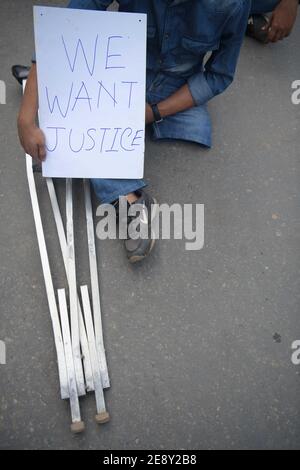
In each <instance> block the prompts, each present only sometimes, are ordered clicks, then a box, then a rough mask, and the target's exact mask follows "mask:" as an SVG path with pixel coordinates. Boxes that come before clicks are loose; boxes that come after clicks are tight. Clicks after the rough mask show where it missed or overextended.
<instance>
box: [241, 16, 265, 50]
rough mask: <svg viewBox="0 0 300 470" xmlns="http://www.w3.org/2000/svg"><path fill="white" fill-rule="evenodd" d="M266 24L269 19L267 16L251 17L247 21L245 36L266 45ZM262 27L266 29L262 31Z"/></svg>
mask: <svg viewBox="0 0 300 470" xmlns="http://www.w3.org/2000/svg"><path fill="white" fill-rule="evenodd" d="M268 24H269V18H268V17H267V15H263V14H258V15H251V16H249V19H248V26H247V30H246V35H247V36H249V37H251V38H253V39H256V40H257V41H259V42H261V43H263V44H266V43H267V42H268V29H267V28H266V26H268ZM263 27H265V28H266V29H262V28H263Z"/></svg>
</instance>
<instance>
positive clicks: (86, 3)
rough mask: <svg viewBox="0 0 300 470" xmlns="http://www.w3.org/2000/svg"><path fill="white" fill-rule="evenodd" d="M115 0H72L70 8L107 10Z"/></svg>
mask: <svg viewBox="0 0 300 470" xmlns="http://www.w3.org/2000/svg"><path fill="white" fill-rule="evenodd" d="M112 2H113V0H70V2H69V4H68V8H79V9H82V10H106V8H107V7H108V6H109V5H110V4H111V3H112Z"/></svg>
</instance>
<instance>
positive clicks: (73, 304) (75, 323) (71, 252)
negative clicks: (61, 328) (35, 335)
mask: <svg viewBox="0 0 300 470" xmlns="http://www.w3.org/2000/svg"><path fill="white" fill-rule="evenodd" d="M66 219H67V223H66V226H67V260H68V279H69V296H70V299H69V300H70V317H71V336H72V348H73V359H74V365H75V372H76V380H77V389H78V394H79V395H84V394H85V385H84V377H83V370H82V362H81V352H80V340H79V319H78V309H77V287H76V264H75V247H74V226H73V195H72V179H71V178H67V179H66Z"/></svg>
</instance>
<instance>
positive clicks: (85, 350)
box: [46, 178, 94, 392]
mask: <svg viewBox="0 0 300 470" xmlns="http://www.w3.org/2000/svg"><path fill="white" fill-rule="evenodd" d="M46 183H47V188H48V193H49V197H50V202H51V206H52V211H53V215H54V220H55V224H56V229H57V235H58V239H59V244H60V249H61V253H62V257H63V261H64V267H65V271H66V276H67V280H68V282H69V274H68V258H67V240H66V234H65V229H64V225H63V221H62V217H61V213H60V209H59V205H58V201H57V197H56V191H55V187H54V183H53V180H52V178H46ZM77 307H78V317H79V333H80V344H81V349H82V354H83V365H84V375H85V383H86V390H87V391H88V392H90V391H93V390H94V382H93V372H92V365H91V357H90V351H89V346H88V340H87V335H86V330H85V325H84V321H83V314H82V310H81V306H80V301H79V296H78V294H77Z"/></svg>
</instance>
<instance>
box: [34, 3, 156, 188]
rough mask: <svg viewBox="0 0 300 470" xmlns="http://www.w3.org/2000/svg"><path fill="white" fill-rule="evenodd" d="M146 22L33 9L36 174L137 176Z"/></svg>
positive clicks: (142, 121)
mask: <svg viewBox="0 0 300 470" xmlns="http://www.w3.org/2000/svg"><path fill="white" fill-rule="evenodd" d="M146 22H147V17H146V15H144V14H136V13H121V12H107V11H105V12H102V11H95V10H73V9H68V8H54V7H34V28H35V47H36V59H37V72H38V93H39V124H40V127H41V129H42V130H43V131H44V133H45V135H46V146H47V158H46V161H45V162H44V163H43V176H48V177H68V178H128V179H132V178H142V177H143V168H144V142H145V80H146Z"/></svg>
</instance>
